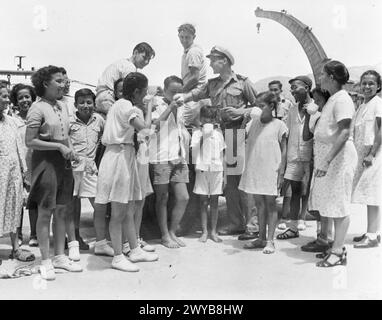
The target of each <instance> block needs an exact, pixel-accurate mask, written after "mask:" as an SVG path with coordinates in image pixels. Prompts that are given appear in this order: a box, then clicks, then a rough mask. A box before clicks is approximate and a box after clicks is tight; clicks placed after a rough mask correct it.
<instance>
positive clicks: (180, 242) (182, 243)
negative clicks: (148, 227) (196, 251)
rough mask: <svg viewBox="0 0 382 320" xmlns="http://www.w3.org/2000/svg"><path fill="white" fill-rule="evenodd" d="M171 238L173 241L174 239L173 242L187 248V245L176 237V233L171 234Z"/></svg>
mask: <svg viewBox="0 0 382 320" xmlns="http://www.w3.org/2000/svg"><path fill="white" fill-rule="evenodd" d="M170 237H171V239H172V240H173V241H175V242H176V243H177V244H178V245H179V246H180V247H185V246H186V244H185V243H184V242H183V241H182V240H180V239H179V238H178V237H177V236H176V235H175V233H172V232H170Z"/></svg>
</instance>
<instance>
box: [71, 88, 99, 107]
mask: <svg viewBox="0 0 382 320" xmlns="http://www.w3.org/2000/svg"><path fill="white" fill-rule="evenodd" d="M88 96H90V97H92V99H93V102H94V105H95V98H96V96H95V94H94V92H93V91H91V90H90V89H88V88H82V89H80V90H77V91H76V93H75V94H74V102H75V103H77V101H78V98H79V97H88Z"/></svg>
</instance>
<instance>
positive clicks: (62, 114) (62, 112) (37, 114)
mask: <svg viewBox="0 0 382 320" xmlns="http://www.w3.org/2000/svg"><path fill="white" fill-rule="evenodd" d="M27 127H28V128H39V131H38V134H39V139H41V140H45V141H67V140H68V138H69V113H68V109H67V106H66V104H64V103H62V102H60V101H56V102H55V104H54V105H52V104H50V103H49V102H47V101H46V100H44V99H40V100H39V101H36V102H34V103H33V104H32V106H31V107H30V109H29V110H28V114H27Z"/></svg>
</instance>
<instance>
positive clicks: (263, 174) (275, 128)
mask: <svg viewBox="0 0 382 320" xmlns="http://www.w3.org/2000/svg"><path fill="white" fill-rule="evenodd" d="M256 104H257V106H258V107H259V108H260V109H262V112H261V113H259V112H258V108H254V111H255V112H252V113H251V117H252V118H253V119H252V123H251V124H250V127H249V130H248V138H247V142H246V148H245V167H244V172H243V174H242V176H241V180H240V185H239V189H241V190H243V191H244V192H246V193H248V194H250V195H253V196H254V197H255V203H256V205H257V209H258V213H259V217H258V220H259V227H260V230H259V238H257V239H255V240H254V241H252V242H249V243H247V244H245V246H244V248H245V249H263V253H266V254H269V253H274V251H275V245H274V241H273V240H274V234H275V229H276V223H277V210H276V197H277V195H278V189H280V187H281V185H282V181H283V176H284V172H285V165H286V136H287V132H288V128H287V126H286V125H285V123H284V122H283V121H281V120H279V119H277V118H274V117H273V116H272V111H273V110H274V109H275V108H276V107H277V97H276V96H275V95H274V94H273V93H271V92H263V93H260V94H259V95H258V97H257V100H256ZM267 227H268V228H267Z"/></svg>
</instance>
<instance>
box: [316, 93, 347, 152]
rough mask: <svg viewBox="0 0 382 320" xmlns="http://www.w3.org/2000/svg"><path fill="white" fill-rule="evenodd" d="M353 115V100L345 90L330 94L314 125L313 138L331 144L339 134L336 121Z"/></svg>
mask: <svg viewBox="0 0 382 320" xmlns="http://www.w3.org/2000/svg"><path fill="white" fill-rule="evenodd" d="M353 115H354V104H353V100H352V99H351V97H350V96H349V94H348V93H347V92H346V91H345V90H340V91H338V92H336V93H335V94H334V95H332V96H331V97H330V98H329V100H328V101H327V102H326V104H325V106H324V107H323V109H322V112H321V117H320V120H319V121H318V123H317V125H316V129H315V132H314V140H315V141H317V142H321V143H325V144H333V143H334V142H335V141H336V139H337V138H338V135H339V128H338V122H339V121H341V120H344V119H352V118H353Z"/></svg>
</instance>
